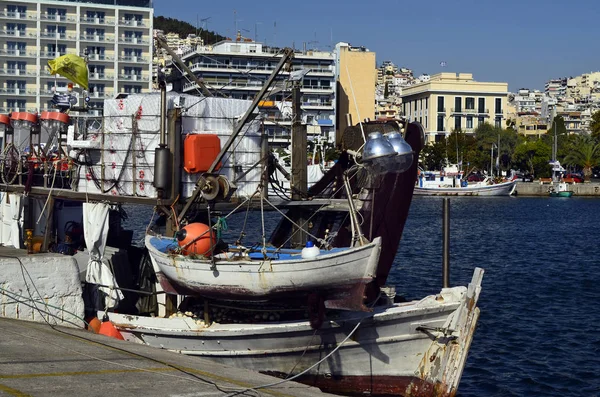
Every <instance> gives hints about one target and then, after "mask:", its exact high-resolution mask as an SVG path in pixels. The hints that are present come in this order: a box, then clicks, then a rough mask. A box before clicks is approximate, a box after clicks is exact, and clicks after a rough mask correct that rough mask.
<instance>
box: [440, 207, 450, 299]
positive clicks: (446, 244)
mask: <svg viewBox="0 0 600 397" xmlns="http://www.w3.org/2000/svg"><path fill="white" fill-rule="evenodd" d="M443 203H444V204H443V207H442V240H443V245H442V282H443V287H444V288H449V287H450V199H449V198H447V197H444V202H443Z"/></svg>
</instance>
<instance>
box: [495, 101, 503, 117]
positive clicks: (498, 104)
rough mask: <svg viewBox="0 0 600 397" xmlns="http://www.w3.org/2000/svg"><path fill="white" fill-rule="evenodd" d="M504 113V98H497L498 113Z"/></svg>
mask: <svg viewBox="0 0 600 397" xmlns="http://www.w3.org/2000/svg"><path fill="white" fill-rule="evenodd" d="M500 113H502V98H496V114H500Z"/></svg>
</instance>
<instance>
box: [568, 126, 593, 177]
mask: <svg viewBox="0 0 600 397" xmlns="http://www.w3.org/2000/svg"><path fill="white" fill-rule="evenodd" d="M564 162H565V164H568V165H574V166H579V167H581V168H583V177H584V179H585V181H586V182H589V181H590V177H591V175H592V168H593V167H595V166H597V165H598V164H600V143H596V142H595V141H594V140H593V139H592V138H591V137H589V136H584V135H580V136H579V137H578V139H577V140H576V141H575V143H574V146H573V149H572V150H571V151H569V154H567V155H566V156H565V159H564Z"/></svg>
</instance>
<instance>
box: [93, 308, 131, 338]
mask: <svg viewBox="0 0 600 397" xmlns="http://www.w3.org/2000/svg"><path fill="white" fill-rule="evenodd" d="M98 333H99V334H100V335H105V336H109V337H111V338H115V339H120V340H125V338H123V335H121V333H120V332H119V330H118V329H116V328H115V326H114V325H113V323H112V322H111V321H110V320H109V319H108V316H107V315H106V314H105V315H104V317H103V318H102V324H101V325H100V330H99V331H98Z"/></svg>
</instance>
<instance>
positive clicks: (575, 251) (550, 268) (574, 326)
mask: <svg viewBox="0 0 600 397" xmlns="http://www.w3.org/2000/svg"><path fill="white" fill-rule="evenodd" d="M138 211H139V210H138V208H133V209H131V210H130V211H129V212H130V213H131V217H130V220H129V222H127V223H129V224H130V225H131V226H134V225H135V226H137V228H138V230H139V231H140V233H139V234H137V237H138V238H139V237H141V233H143V230H144V229H145V226H146V224H147V222H148V216H141V215H142V214H141V213H139V215H138V214H136V212H138ZM450 212H451V221H450V222H451V224H450V233H451V236H450V251H451V252H450V258H451V259H450V260H451V273H450V280H451V284H452V285H466V284H467V283H468V282H469V281H470V279H471V276H472V274H473V269H474V268H475V267H476V266H479V267H482V268H484V269H485V276H484V278H483V286H482V287H483V288H482V292H481V296H480V300H479V306H480V308H481V317H480V319H479V323H478V327H477V330H476V333H475V338H474V340H473V344H472V346H471V352H470V354H469V358H468V360H467V365H466V368H465V371H464V374H463V378H462V381H461V384H460V388H459V395H460V396H462V397H467V396H478V397H479V396H498V397H500V396H501V397H506V396H600V249H599V248H598V247H599V244H600V200H598V199H585V198H576V197H573V198H570V199H563V198H525V197H518V198H514V197H506V198H504V197H490V198H480V197H479V198H477V197H474V198H453V199H451V200H450ZM138 222H142V223H143V224H142V225H141V227H140V226H139V225H140V224H139V223H138ZM241 222H243V216H240V215H238V216H236V219H234V220H232V221H230V224H231V226H235V225H236V224H241ZM248 224H249V228H248V236H247V239H246V241H247V242H251V241H255V239H256V238H257V237H259V236H260V234H261V233H260V229H261V226H260V215H259V214H253V215H252V216H251V218H250V219H249V221H248ZM273 225H274V222H273V221H271V222H268V223H267V229H268V230H270V229H272V227H273ZM131 226H130V227H131ZM232 228H233V227H232ZM441 230H442V199H441V198H433V197H432V198H429V197H415V198H414V200H413V203H412V207H411V211H410V215H409V219H408V222H407V225H406V228H405V230H404V235H403V238H402V242H401V245H400V249H399V250H398V254H397V256H396V261H395V264H396V265H395V268H394V269H393V270H392V273H391V274H390V278H389V280H388V283H390V284H395V285H396V286H397V292H398V293H399V294H403V295H404V296H405V297H406V298H408V299H419V298H421V297H423V296H425V295H428V294H434V293H437V292H439V290H440V288H441V283H442V281H441V260H442V235H441ZM267 235H268V234H267ZM230 236H232V238H233V239H235V238H237V237H238V236H237V234H235V233H233V232H232V233H231V234H230Z"/></svg>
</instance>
